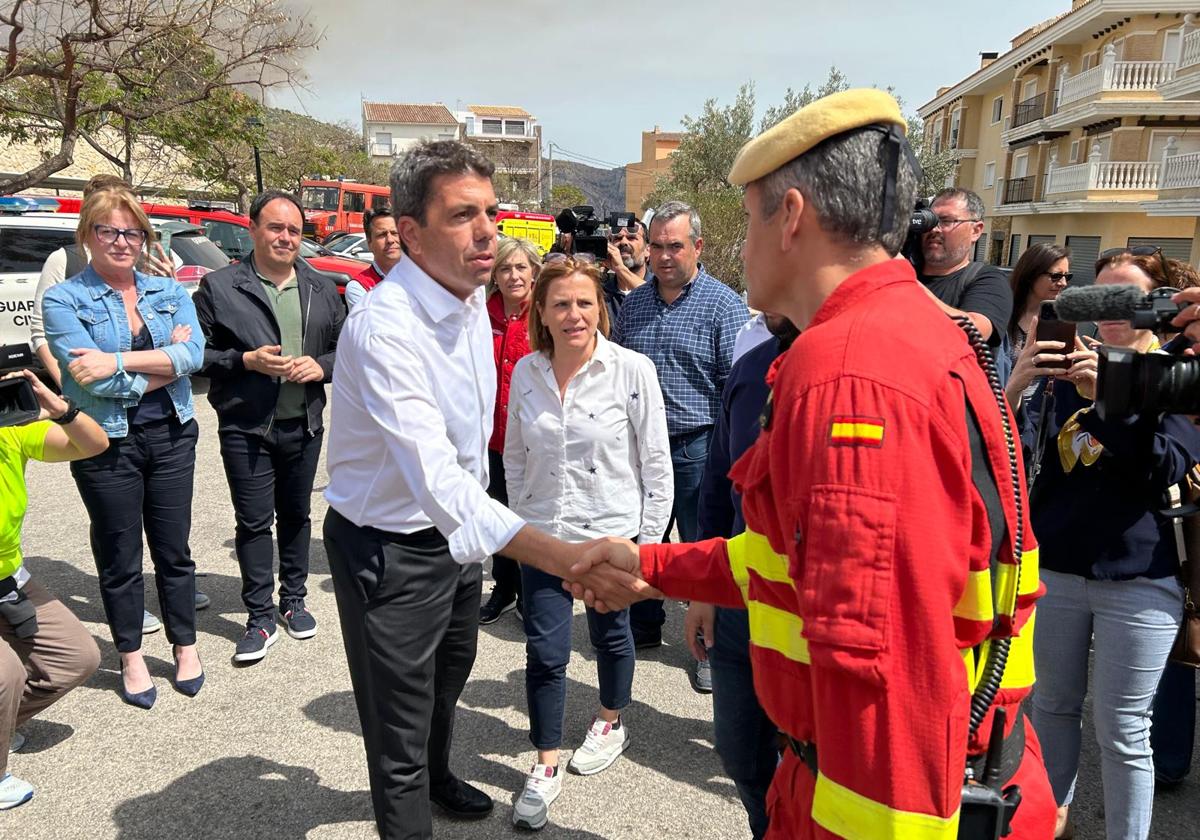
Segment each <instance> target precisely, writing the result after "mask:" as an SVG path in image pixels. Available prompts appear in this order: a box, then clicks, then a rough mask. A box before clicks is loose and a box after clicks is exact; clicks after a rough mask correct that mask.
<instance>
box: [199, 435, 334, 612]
mask: <svg viewBox="0 0 1200 840" xmlns="http://www.w3.org/2000/svg"><path fill="white" fill-rule="evenodd" d="M322 437H323V434H322V433H321V432H317V433H316V434H313V435H310V434H309V433H308V431H307V429H305V422H304V418H302V417H299V418H296V419H294V420H276V421H275V423H274V424H273V425H272V427H271V431H270V432H268V433H267V434H266V435H265V436H259V435H248V434H244V433H242V432H229V431H226V432H222V433H221V460H222V461H224V462H225V477H226V478H227V479H228V480H229V492H230V495H231V496H232V497H233V514H234V519H235V521H236V523H237V525H236V528H235V530H234V537H233V542H234V551H235V552H236V553H237V559H238V565H239V566H241V569H242V603H244V604H245V605H246V611H247V612H249V613H250V617H251V618H252V619H255V618H270V619H271V620H272V621H274V619H275V602H274V600H273V596H274V592H275V574H274V570H275V550H274V546H273V545H272V542H271V526H272V524H273V525H274V526H275V532H276V538H277V539H278V541H279V600H280V602H281V603H282V602H283V601H285V600H286V599H289V598H303V597H305V596H306V595H307V594H308V588H307V585H306V584H307V582H308V543H309V539H310V538H311V536H312V520H311V519H310V518H309V510H310V507H311V500H312V488H313V479H314V478H315V476H316V474H317V461H318V460H319V458H320V456H321V439H322Z"/></svg>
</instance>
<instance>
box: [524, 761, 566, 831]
mask: <svg viewBox="0 0 1200 840" xmlns="http://www.w3.org/2000/svg"><path fill="white" fill-rule="evenodd" d="M560 793H562V775H561V774H558V773H555V772H554V768H553V767H549V766H547V765H545V764H535V765H533V769H532V770H530V771H529V775H528V776H526V777H525V789H524V790H523V791H521V796H520V798H519V799H517V804H516V805H515V806H514V807H513V825H514V826H515V827H516V828H524V829H527V830H529V831H539V830H540V829H542V828H543V827H544V826H545V825H546V823H547V822H548V821H549V820H550V806H551V805H552V804H553V803H554V800H555V799H558V795H559V794H560Z"/></svg>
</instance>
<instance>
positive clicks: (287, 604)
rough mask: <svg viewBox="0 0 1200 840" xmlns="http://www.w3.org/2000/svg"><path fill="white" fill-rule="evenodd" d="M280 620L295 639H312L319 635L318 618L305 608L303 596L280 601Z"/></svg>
mask: <svg viewBox="0 0 1200 840" xmlns="http://www.w3.org/2000/svg"><path fill="white" fill-rule="evenodd" d="M279 621H280V622H281V623H282V624H283V626H284V627H286V628H287V634H288V635H289V636H291V637H292V638H293V639H311V638H312V637H313V636H315V635H317V620H316V619H315V618H313V616H312V613H310V612H309V611H308V610H307V609H306V608H305V606H304V599H303V598H292V599H290V600H287V601H283V602H282V603H280V605H279Z"/></svg>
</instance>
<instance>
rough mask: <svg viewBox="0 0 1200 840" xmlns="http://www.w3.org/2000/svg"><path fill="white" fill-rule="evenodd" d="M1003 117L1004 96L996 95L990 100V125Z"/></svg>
mask: <svg viewBox="0 0 1200 840" xmlns="http://www.w3.org/2000/svg"><path fill="white" fill-rule="evenodd" d="M1003 118H1004V97H1003V96H997V97H996V98H995V99H993V100H992V125H995V124H996V123H998V122H1000V120H1002V119H1003Z"/></svg>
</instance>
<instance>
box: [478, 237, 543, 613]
mask: <svg viewBox="0 0 1200 840" xmlns="http://www.w3.org/2000/svg"><path fill="white" fill-rule="evenodd" d="M541 268H542V261H541V259H540V258H539V257H538V252H537V248H535V247H534V245H533V243H532V242H530V241H529V240H528V239H502V240H501V241H500V247H499V248H498V249H497V251H496V262H495V263H494V264H493V268H492V282H491V286H492V290H491V296H490V297H489V298H488V302H487V308H488V315H489V316H490V317H491V320H492V344H493V347H494V348H495V351H496V415H495V420H494V421H493V423H492V438H491V440H490V441H489V442H488V475H489V478H490V483H489V485H488V494H489V495H490V496H491V497H492V498H494V499H496V500H498V501H499V502H501V503H502V504H505V505H507V504H508V492H507V491H506V490H505V487H504V430H505V428H506V427H507V425H508V384H509V381H510V380H511V379H512V372H513V367H515V366H516V364H517V361H518V360H519V359H520V358H521V357H522V356H525V355H527V354H528V353H529V302H530V301H531V300H532V299H533V281H534V280H535V279H536V278H537V274H538V271H540V270H541ZM492 579H493V580H494V581H495V582H496V585H495V586H494V587H493V588H492V594H491V597H490V598H488V600H487V603H485V604H484V605H483V606H482V607H480V608H479V623H480V624H491V623H492V622H494V621H497V620H499V618H500V616H502V615H504V613H506V612H508V611H509V610H511V609H513V608H514V607H516V608H517V612H518V614H520V611H521V610H520V599H521V570H520V568H519V567H518V566H517V562H516V561H515V560H511V559H509V558H508V557H504V556H502V555H499V554H497V555H496V556H494V557H493V558H492Z"/></svg>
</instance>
